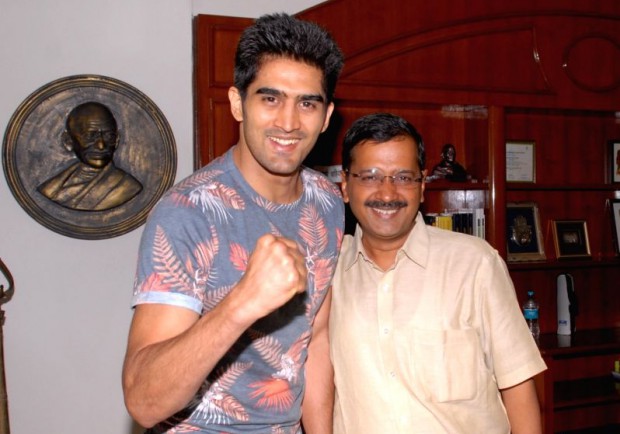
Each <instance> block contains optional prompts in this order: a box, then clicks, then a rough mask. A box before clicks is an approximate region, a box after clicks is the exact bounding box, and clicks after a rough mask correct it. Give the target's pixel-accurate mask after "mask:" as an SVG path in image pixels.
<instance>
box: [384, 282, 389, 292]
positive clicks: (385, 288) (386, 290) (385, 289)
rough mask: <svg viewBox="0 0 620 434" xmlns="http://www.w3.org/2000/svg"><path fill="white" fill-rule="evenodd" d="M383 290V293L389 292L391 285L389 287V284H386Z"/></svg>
mask: <svg viewBox="0 0 620 434" xmlns="http://www.w3.org/2000/svg"><path fill="white" fill-rule="evenodd" d="M382 289H383V292H388V291H389V290H390V285H388V284H387V283H384V284H383V285H382Z"/></svg>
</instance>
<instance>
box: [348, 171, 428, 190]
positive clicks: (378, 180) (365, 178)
mask: <svg viewBox="0 0 620 434" xmlns="http://www.w3.org/2000/svg"><path fill="white" fill-rule="evenodd" d="M346 173H347V174H348V175H351V176H352V177H354V178H356V179H357V180H358V182H359V183H360V184H361V185H363V186H364V187H378V186H380V185H381V184H383V180H384V179H385V178H390V179H391V180H392V184H394V185H395V186H396V187H413V186H414V185H415V184H419V183H420V182H422V180H424V177H423V176H421V175H416V174H415V173H414V172H413V171H411V170H403V171H400V172H398V173H396V174H394V175H384V174H383V172H382V171H381V170H379V169H368V170H362V171H360V172H359V173H352V172H349V171H348V170H347V171H346Z"/></svg>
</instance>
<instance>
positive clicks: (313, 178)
mask: <svg viewBox="0 0 620 434" xmlns="http://www.w3.org/2000/svg"><path fill="white" fill-rule="evenodd" d="M304 194H305V195H306V197H308V199H309V200H310V201H311V202H315V203H317V204H319V205H320V206H321V208H322V209H323V211H329V210H330V209H332V208H333V206H334V202H333V195H336V196H339V195H340V192H339V191H338V189H337V188H336V186H335V185H334V184H333V183H332V182H331V181H329V180H328V179H327V178H325V177H323V176H319V175H317V174H314V173H309V174H308V175H307V176H306V177H305V178H304Z"/></svg>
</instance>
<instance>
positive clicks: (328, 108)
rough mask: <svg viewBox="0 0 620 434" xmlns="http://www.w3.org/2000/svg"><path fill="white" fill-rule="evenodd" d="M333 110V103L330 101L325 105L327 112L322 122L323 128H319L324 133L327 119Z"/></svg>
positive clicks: (327, 124) (327, 122)
mask: <svg viewBox="0 0 620 434" xmlns="http://www.w3.org/2000/svg"><path fill="white" fill-rule="evenodd" d="M333 112H334V103H333V102H330V103H329V105H328V106H327V112H326V114H325V121H324V122H323V128H321V132H322V133H324V132H325V130H326V129H327V127H328V126H329V119H330V118H331V117H332V113H333Z"/></svg>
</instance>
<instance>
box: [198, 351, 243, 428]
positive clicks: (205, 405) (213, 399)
mask: <svg viewBox="0 0 620 434" xmlns="http://www.w3.org/2000/svg"><path fill="white" fill-rule="evenodd" d="M251 366H252V364H251V363H233V364H231V365H230V366H228V368H226V369H225V368H220V369H218V371H217V376H216V379H215V380H214V381H213V382H206V383H205V388H206V390H205V389H204V388H203V389H202V390H201V395H202V397H201V398H200V401H199V402H198V405H197V406H196V411H195V414H196V416H197V417H200V418H202V419H204V420H205V421H206V422H207V423H229V422H230V421H231V420H232V419H236V420H241V421H247V420H248V419H249V415H248V413H247V411H246V410H245V408H244V407H243V405H241V404H240V403H239V401H237V400H236V399H235V397H234V396H233V395H231V394H230V393H228V391H229V390H230V388H231V386H232V385H233V384H234V383H235V381H236V380H237V378H239V376H240V375H241V374H243V373H244V372H245V371H247V370H248V369H249V368H250V367H251Z"/></svg>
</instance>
